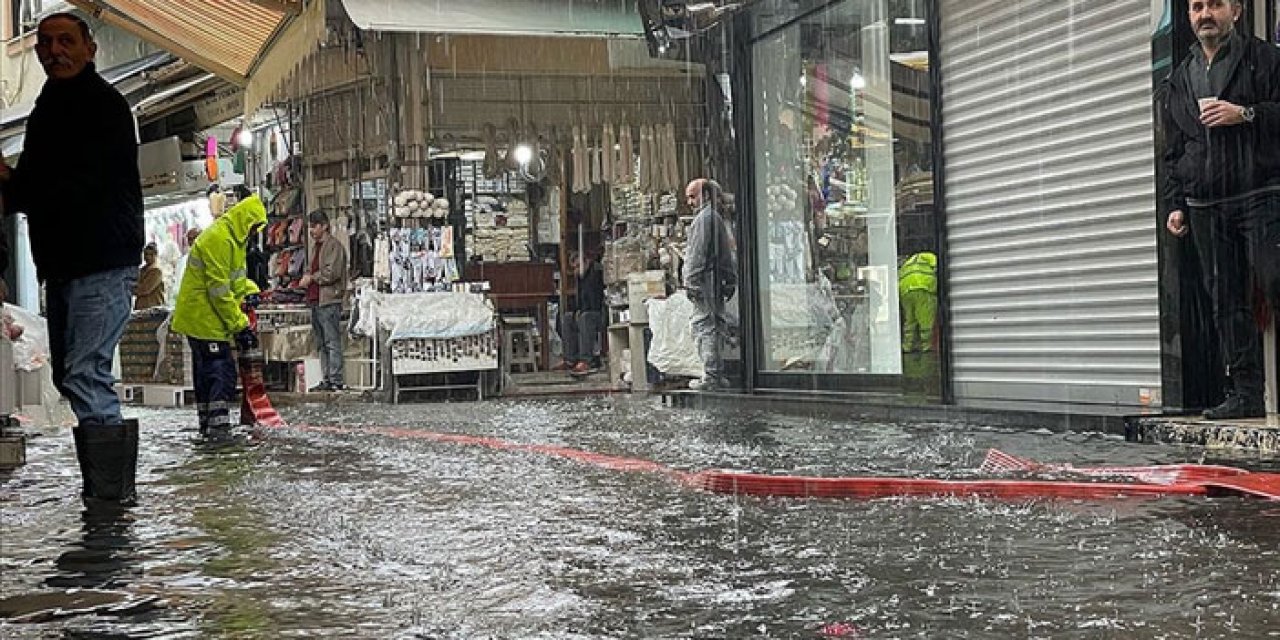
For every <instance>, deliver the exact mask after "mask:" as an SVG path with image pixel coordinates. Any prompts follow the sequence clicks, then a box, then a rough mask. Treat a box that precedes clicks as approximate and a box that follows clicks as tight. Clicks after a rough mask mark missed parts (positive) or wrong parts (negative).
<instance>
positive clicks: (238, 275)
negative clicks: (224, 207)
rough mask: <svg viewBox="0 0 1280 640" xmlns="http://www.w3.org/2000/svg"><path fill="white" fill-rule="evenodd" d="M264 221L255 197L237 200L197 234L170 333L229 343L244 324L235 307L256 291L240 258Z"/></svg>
mask: <svg viewBox="0 0 1280 640" xmlns="http://www.w3.org/2000/svg"><path fill="white" fill-rule="evenodd" d="M266 223H267V209H266V207H265V206H263V204H262V200H261V199H259V198H258V196H256V195H255V196H250V197H248V198H245V199H244V200H241V201H240V203H239V204H237V205H236V206H234V207H232V208H231V210H230V211H227V213H226V214H224V215H223V216H222V217H221V218H218V219H217V220H216V221H215V222H214V223H213V225H212V226H210V227H209V228H208V229H206V230H205V231H204V232H203V233H201V234H200V237H199V238H197V239H196V242H195V244H194V245H192V247H191V254H190V255H189V256H188V258H187V270H186V271H185V272H183V276H182V285H181V287H182V288H181V290H180V291H179V292H178V303H177V305H176V307H175V308H174V311H173V322H172V326H173V330H174V331H176V332H177V333H180V334H182V335H185V336H188V337H192V338H198V339H200V340H210V341H217V342H230V341H231V339H232V337H234V336H235V334H237V333H239V332H240V331H243V330H244V329H246V328H248V326H249V318H248V316H246V315H245V314H244V311H242V310H241V309H240V303H241V302H242V301H243V300H244V298H245V296H247V295H249V294H252V293H258V286H257V285H256V284H254V283H253V281H252V280H250V279H249V278H248V274H247V272H246V268H245V258H246V252H247V249H248V247H247V245H248V242H249V233H250V232H251V231H252V230H253V228H254V227H257V226H262V225H265V224H266Z"/></svg>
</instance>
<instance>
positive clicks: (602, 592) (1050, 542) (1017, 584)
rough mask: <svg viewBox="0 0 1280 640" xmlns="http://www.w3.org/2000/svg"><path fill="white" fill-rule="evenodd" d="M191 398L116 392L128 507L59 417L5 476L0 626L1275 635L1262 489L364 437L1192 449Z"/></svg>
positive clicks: (724, 418)
mask: <svg viewBox="0 0 1280 640" xmlns="http://www.w3.org/2000/svg"><path fill="white" fill-rule="evenodd" d="M191 413H192V412H190V411H180V410H140V409H135V410H133V411H132V412H131V414H130V415H132V416H136V417H139V418H140V419H141V420H142V422H143V425H144V429H145V432H144V437H143V445H142V459H141V460H140V462H139V469H138V474H139V477H138V483H139V495H140V501H141V504H140V505H139V506H138V507H136V508H134V509H132V510H130V511H129V512H127V513H125V514H123V515H120V514H106V515H103V514H91V515H86V514H84V513H82V512H83V508H82V507H81V505H80V501H79V499H78V497H77V496H76V495H75V494H76V491H77V489H78V483H79V476H78V472H77V470H76V466H75V455H74V451H73V448H72V444H71V438H70V434H68V433H60V432H48V433H44V434H41V435H40V436H39V437H35V438H33V439H32V440H31V442H30V444H29V447H28V459H29V463H28V464H27V466H25V467H23V468H20V469H19V470H17V471H15V472H13V473H11V474H7V475H0V515H2V516H3V517H2V518H0V547H2V551H3V553H0V615H2V616H4V617H5V619H4V620H0V637H5V638H10V637H12V638H28V637H30V638H44V637H59V638H61V637H70V638H79V637H156V638H180V637H191V638H197V637H200V638H204V637H261V638H280V637H298V638H313V637H352V638H439V639H444V638H450V639H453V638H457V639H474V638H822V637H848V638H937V637H951V638H1005V637H1043V638H1265V637H1280V507H1277V505H1276V504H1274V503H1266V502H1262V501H1252V500H1245V499H1239V498H1223V499H1200V498H1195V499H1162V500H1116V501H1109V502H1103V503H1097V504H1086V503H1078V502H1070V501H1058V502H1048V501H1029V502H1016V503H1015V502H998V501H989V500H975V499H886V500H875V501H830V500H828V501H819V500H799V499H757V498H743V497H734V496H724V495H714V494H709V493H701V492H697V491H694V490H691V489H689V488H687V487H684V486H682V485H680V484H678V483H676V482H673V481H672V480H671V479H669V478H667V477H664V476H661V475H656V474H646V473H638V472H632V473H628V472H620V471H611V470H606V469H601V468H596V467H592V466H586V465H583V464H581V463H579V462H575V461H572V460H565V459H561V458H555V457H548V456H544V455H539V454H537V453H532V452H527V451H504V450H493V449H488V448H482V447H475V446H467V445H463V444H456V443H445V442H434V441H430V440H423V439H416V438H406V437H394V436H391V435H388V434H387V433H386V432H380V433H370V432H364V433H362V431H363V430H365V429H367V428H368V427H371V426H395V427H405V428H408V429H423V430H431V431H439V432H449V433H461V434H473V435H480V436H487V437H495V438H501V439H505V440H511V441H516V442H522V443H533V444H548V445H558V446H566V447H573V448H576V449H582V450H586V451H591V452H595V453H604V454H611V455H619V456H630V457H636V458H642V459H646V460H653V461H656V462H660V463H663V464H666V465H669V466H671V467H673V468H676V469H680V470H687V471H698V470H703V469H708V468H726V469H736V470H744V471H757V472H767V473H778V474H782V473H794V474H806V475H826V476H831V475H869V474H879V475H929V476H967V475H972V471H971V470H972V469H974V468H976V467H977V466H978V465H979V464H980V463H981V461H982V458H983V455H984V454H985V452H986V450H987V449H988V448H990V447H995V448H999V449H1002V450H1004V451H1007V452H1010V453H1014V454H1017V455H1022V456H1027V457H1030V458H1035V459H1038V460H1043V461H1048V462H1070V463H1074V464H1078V465H1085V464H1142V463H1162V462H1188V461H1190V462H1200V461H1201V459H1200V454H1201V452H1200V450H1198V449H1180V448H1173V447H1157V446H1141V445H1132V444H1126V443H1124V442H1123V441H1122V440H1120V439H1118V438H1113V437H1106V436H1100V435H1084V434H1051V433H1048V432H1039V433H1028V432H1017V431H1005V430H985V429H974V428H969V427H957V426H951V425H910V426H908V425H889V424H866V423H853V422H850V423H846V424H841V423H833V422H831V421H829V420H818V419H808V418H800V417H791V416H782V415H776V414H769V413H763V412H756V411H748V410H741V411H737V412H724V411H721V412H714V413H713V412H703V411H693V410H685V409H672V408H667V407H663V406H661V405H660V404H658V401H657V400H652V399H647V398H636V397H617V398H600V399H575V400H546V401H521V402H511V401H505V402H504V401H498V402H485V403H480V404H467V403H458V404H436V405H401V406H388V405H355V406H340V407H318V406H313V407H303V408H297V409H292V410H287V411H285V412H284V416H285V418H286V419H287V420H289V421H290V422H291V423H293V424H297V425H316V426H339V427H342V428H343V429H344V431H342V432H338V433H335V432H330V431H321V430H315V429H308V428H305V427H302V428H295V429H288V430H283V431H278V432H272V433H271V434H270V437H269V439H268V440H267V441H266V442H265V443H264V444H262V445H260V446H257V447H253V448H248V449H239V450H234V451H222V452H199V451H196V450H195V449H194V448H193V447H192V446H191V444H190V442H189V440H190V438H192V437H193V435H194V432H193V431H192V430H190V426H189V425H191V424H193V423H194V415H190V414H191ZM1205 461H1206V462H1214V463H1222V464H1234V465H1238V466H1246V467H1250V468H1255V469H1261V468H1266V467H1267V466H1268V465H1270V466H1271V467H1272V468H1274V467H1275V463H1274V462H1271V463H1264V462H1261V461H1259V460H1256V459H1249V458H1242V459H1221V458H1217V459H1209V460H1205ZM73 589H80V590H81V591H73V592H70V593H68V590H73ZM76 609H80V610H83V611H82V612H81V613H76V612H75V611H74V610H76Z"/></svg>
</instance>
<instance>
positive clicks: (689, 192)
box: [684, 178, 720, 211]
mask: <svg viewBox="0 0 1280 640" xmlns="http://www.w3.org/2000/svg"><path fill="white" fill-rule="evenodd" d="M719 199H720V183H718V182H716V181H715V180H712V179H710V178H698V179H696V180H694V181H692V182H690V183H689V186H687V187H685V188H684V200H685V202H687V203H689V208H690V209H693V210H694V211H699V210H701V209H702V207H703V206H706V205H708V204H709V205H711V206H715V205H716V204H717V203H718V201H719Z"/></svg>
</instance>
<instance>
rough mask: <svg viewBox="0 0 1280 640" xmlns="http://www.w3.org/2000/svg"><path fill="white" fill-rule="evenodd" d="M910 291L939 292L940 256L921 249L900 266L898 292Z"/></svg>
mask: <svg viewBox="0 0 1280 640" xmlns="http://www.w3.org/2000/svg"><path fill="white" fill-rule="evenodd" d="M908 291H928V292H929V293H932V294H936V293H938V256H935V255H934V254H933V253H931V252H929V251H921V252H920V253H917V254H915V255H913V256H911V257H910V258H907V261H906V262H903V263H902V266H901V267H898V292H899V293H906V292H908Z"/></svg>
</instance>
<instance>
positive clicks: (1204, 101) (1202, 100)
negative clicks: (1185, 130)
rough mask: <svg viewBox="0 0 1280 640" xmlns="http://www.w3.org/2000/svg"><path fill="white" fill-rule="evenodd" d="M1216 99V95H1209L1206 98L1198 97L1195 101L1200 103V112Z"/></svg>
mask: <svg viewBox="0 0 1280 640" xmlns="http://www.w3.org/2000/svg"><path fill="white" fill-rule="evenodd" d="M1217 101H1218V96H1209V97H1208V98H1200V99H1199V100H1197V101H1196V102H1198V103H1200V113H1204V110H1205V107H1208V106H1209V105H1211V104H1213V103H1215V102H1217Z"/></svg>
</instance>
